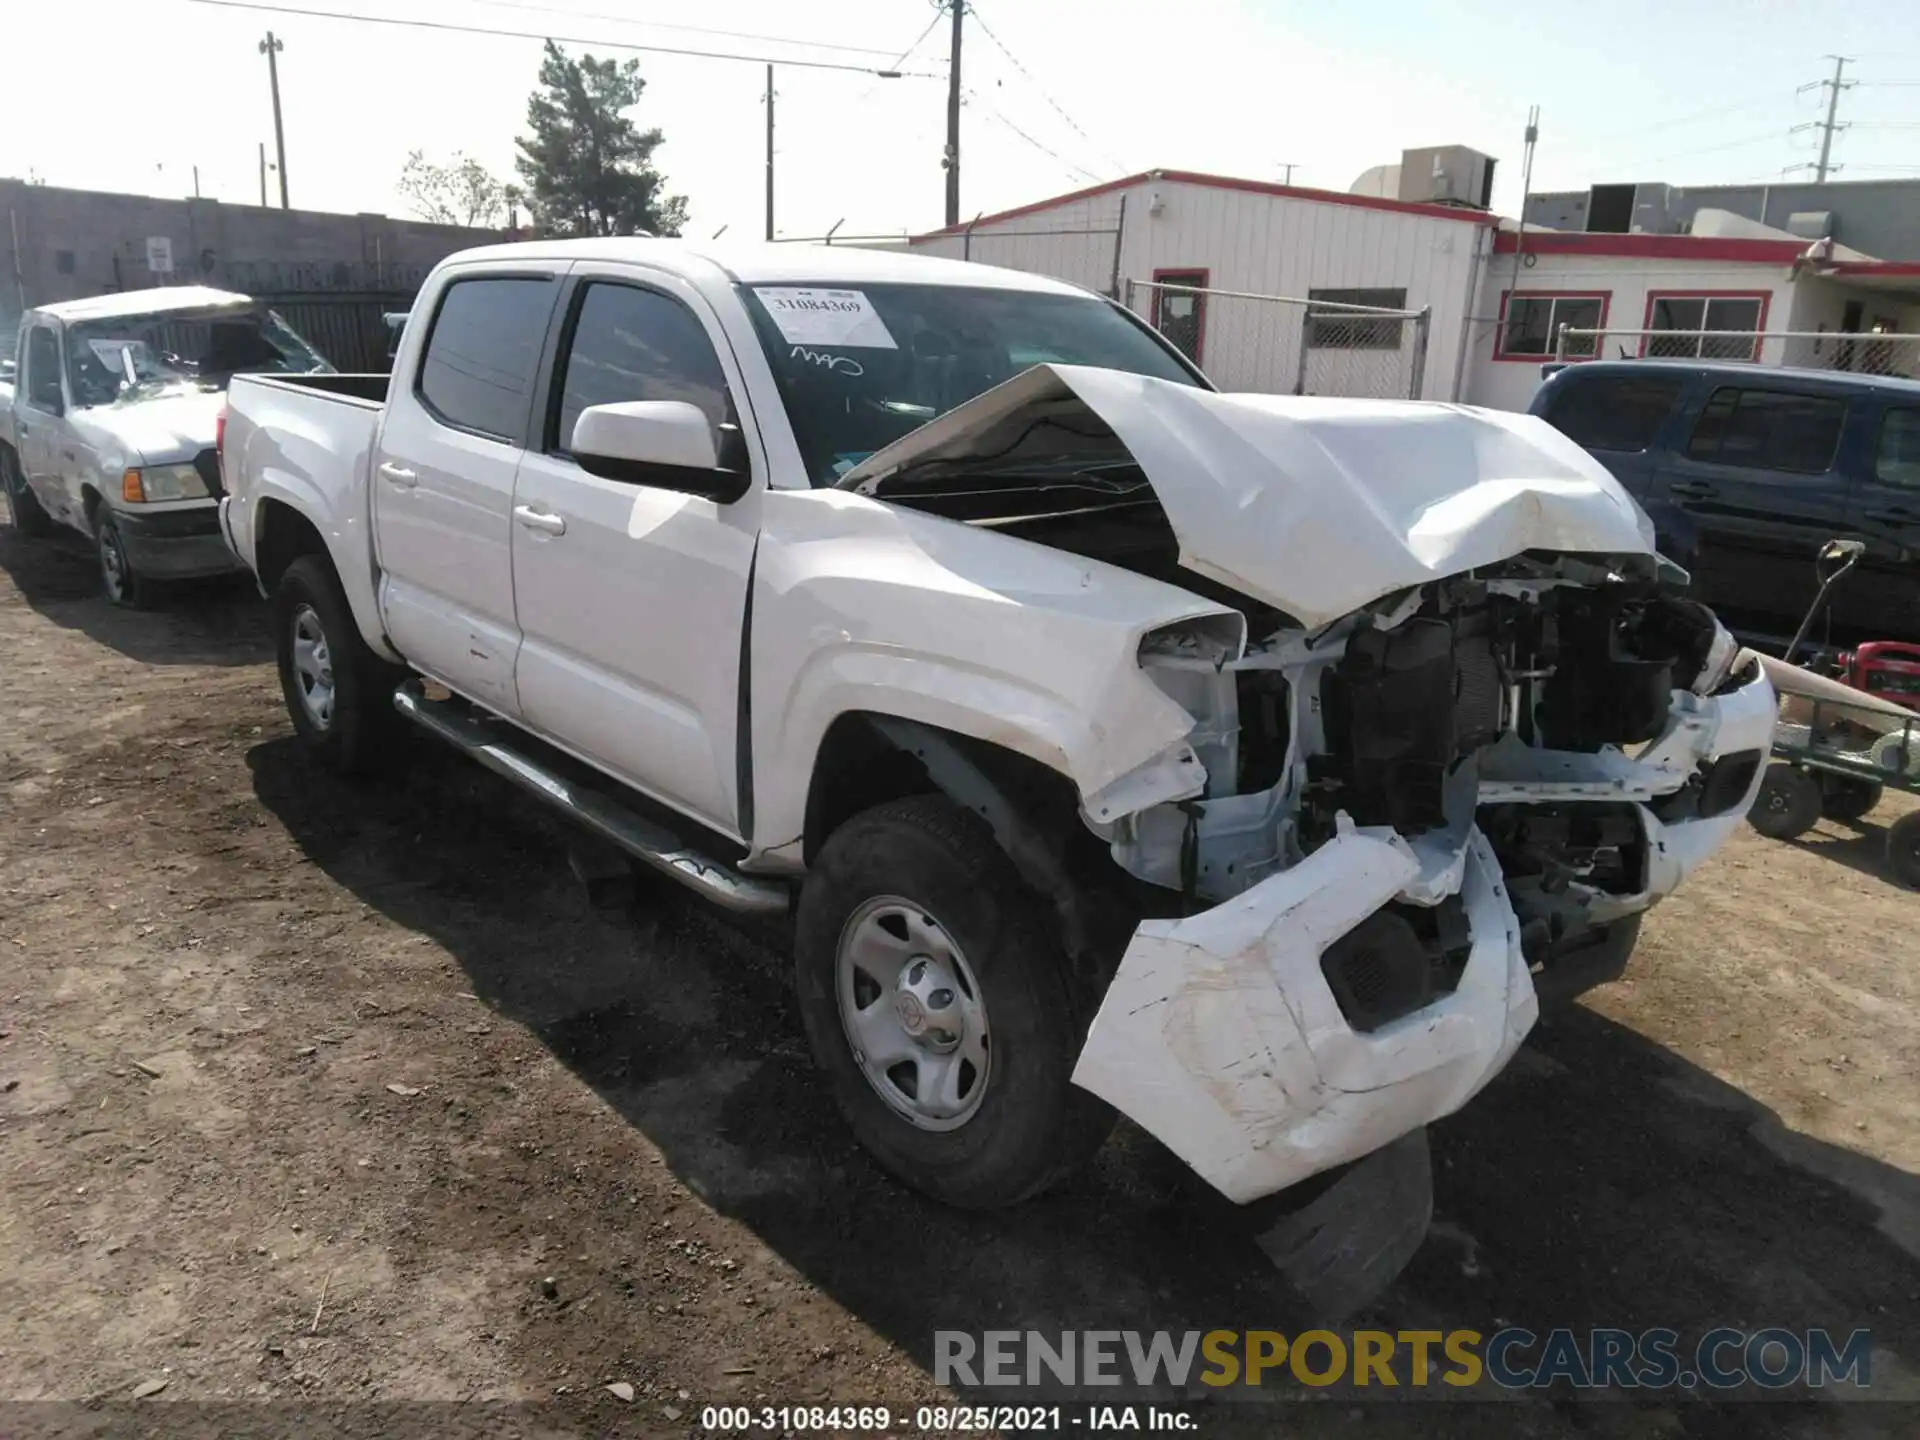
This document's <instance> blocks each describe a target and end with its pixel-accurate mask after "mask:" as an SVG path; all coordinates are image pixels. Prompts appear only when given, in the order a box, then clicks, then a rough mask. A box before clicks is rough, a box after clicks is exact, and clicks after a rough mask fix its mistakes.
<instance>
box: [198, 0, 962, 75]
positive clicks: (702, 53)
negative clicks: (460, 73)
mask: <svg viewBox="0 0 1920 1440" xmlns="http://www.w3.org/2000/svg"><path fill="white" fill-rule="evenodd" d="M187 3H188V4H189V5H210V6H212V7H213V8H214V9H216V10H256V11H264V12H266V13H267V14H269V15H303V16H307V17H309V18H311V19H316V20H348V21H352V22H353V23H355V24H359V25H397V26H400V27H401V28H403V29H409V30H440V31H447V32H451V33H453V34H458V35H493V36H498V37H501V38H504V39H509V40H552V41H554V42H555V43H557V44H564V45H592V46H594V47H596V48H597V49H601V50H635V51H639V52H641V53H643V54H650V55H683V56H686V57H688V58H691V59H695V60H743V61H748V62H750V63H752V64H755V65H788V66H793V67H795V68H798V69H803V70H839V71H845V72H847V73H850V74H854V75H880V76H883V77H885V78H887V79H895V78H904V79H912V80H939V79H943V78H945V77H943V76H940V75H935V74H933V73H932V72H931V71H926V70H882V69H879V68H878V67H876V66H873V65H853V64H849V63H846V62H843V61H836V60H794V59H790V58H787V57H784V56H779V55H745V54H738V53H735V52H731V51H725V50H691V49H685V48H682V47H679V46H674V45H640V44H636V43H634V42H633V41H631V40H606V39H599V38H589V37H585V36H580V35H554V34H551V33H548V32H544V31H534V30H501V29H496V28H494V27H493V26H489V25H457V24H455V23H454V22H452V21H450V20H409V19H402V18H401V17H400V16H398V15H360V14H354V13H350V12H348V11H345V10H308V9H303V8H301V7H299V6H294V5H262V4H258V3H255V0H187Z"/></svg>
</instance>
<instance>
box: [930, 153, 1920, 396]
mask: <svg viewBox="0 0 1920 1440" xmlns="http://www.w3.org/2000/svg"><path fill="white" fill-rule="evenodd" d="M1429 160H1431V162H1432V163H1431V176H1432V178H1431V181H1429V179H1428V164H1429ZM1415 162H1417V165H1416V164H1415ZM1492 163H1493V162H1492V161H1490V160H1487V159H1486V157H1483V156H1477V155H1475V153H1474V152H1471V151H1464V150H1460V149H1459V148H1458V147H1454V148H1451V149H1447V150H1435V151H1409V152H1407V156H1406V159H1405V161H1403V164H1402V166H1401V167H1384V168H1383V169H1382V170H1381V171H1371V172H1369V173H1368V175H1367V176H1365V177H1362V181H1361V182H1360V184H1359V185H1357V186H1356V190H1367V191H1370V192H1373V193H1344V192H1339V191H1329V190H1314V189H1308V188H1305V187H1301V186H1290V185H1278V184H1271V183H1268V182H1265V181H1258V180H1242V179H1235V178H1231V177H1227V176H1219V175H1205V174H1198V173H1194V172H1190V171H1176V170H1164V171H1148V172H1145V173H1142V174H1139V175H1131V176H1128V177H1126V178H1125V179H1122V180H1116V181H1111V182H1108V183H1106V184H1103V185H1097V186H1093V187H1091V188H1089V189H1085V190H1078V191H1074V192H1072V193H1070V194H1066V195H1060V196H1055V197H1054V198H1052V199H1049V200H1043V201H1039V202H1037V203H1035V204H1031V205H1024V206H1021V207H1019V208H1017V209H1013V210H1006V211H1002V212H1000V213H998V214H993V215H983V216H981V217H979V218H977V219H975V220H974V221H972V222H970V223H969V224H966V225H962V226H957V227H953V228H951V229H947V230H941V231H936V232H933V233H932V234H927V235H920V236H915V237H912V238H911V239H910V240H909V241H908V242H907V243H908V245H909V246H910V247H911V248H912V249H914V250H924V251H929V252H932V253H937V254H942V255H951V256H956V257H965V258H970V259H974V260H979V261H984V262H987V263H990V264H995V265H1005V266H1008V267H1011V268H1013V269H1018V270H1030V271H1034V272H1037V273H1040V274H1046V275H1052V276H1056V277H1058V278H1060V279H1063V280H1067V281H1071V282H1073V283H1075V284H1079V285H1084V286H1086V287H1088V288H1090V289H1094V290H1100V291H1103V292H1105V293H1108V294H1112V295H1114V296H1115V297H1116V298H1119V299H1122V300H1124V301H1126V303H1128V304H1130V305H1132V306H1133V308H1134V309H1135V310H1136V311H1138V312H1139V313H1140V314H1141V315H1142V316H1143V317H1145V318H1146V319H1147V320H1149V321H1150V322H1151V323H1152V324H1154V325H1155V326H1156V327H1157V328H1159V329H1160V330H1162V331H1163V332H1164V333H1166V334H1167V335H1168V336H1169V337H1170V338H1172V339H1174V340H1175V341H1176V343H1178V344H1180V345H1181V347H1182V348H1183V349H1186V350H1187V351H1188V352H1189V353H1190V354H1191V355H1192V356H1193V357H1194V358H1195V359H1196V360H1198V361H1199V363H1200V364H1201V366H1202V367H1203V368H1204V369H1205V370H1206V371H1207V373H1208V374H1209V375H1210V376H1211V377H1212V378H1213V379H1214V380H1215V382H1216V383H1218V384H1219V385H1221V386H1222V387H1223V388H1226V389H1234V390H1265V391H1273V392H1278V393H1295V392H1304V393H1310V394H1373V395H1408V394H1417V395H1418V396H1419V397H1421V398H1424V399H1430V400H1457V401H1462V402H1465V403H1469V404H1481V405H1490V406H1495V407H1498V408H1502V409H1524V408H1526V406H1527V404H1528V403H1529V402H1530V401H1531V399H1532V397H1533V393H1534V391H1535V389H1536V388H1537V387H1538V385H1539V383H1540V379H1541V366H1542V364H1543V363H1545V362H1549V361H1552V360H1553V359H1555V357H1556V350H1557V347H1558V342H1559V340H1560V331H1561V327H1562V326H1566V327H1568V328H1569V329H1573V330H1586V331H1605V332H1608V333H1606V334H1604V335H1601V336H1598V337H1593V336H1588V337H1578V336H1576V337H1572V338H1571V340H1570V341H1569V343H1568V344H1567V346H1566V353H1567V355H1568V356H1569V357H1571V358H1579V357H1580V356H1582V355H1583V354H1591V353H1594V352H1595V351H1596V350H1598V352H1599V353H1602V354H1605V355H1607V356H1609V357H1611V356H1614V355H1616V354H1620V353H1626V354H1631V355H1639V354H1655V355H1687V354H1701V353H1705V354H1708V355H1710V356H1726V357H1728V358H1736V359H1752V360H1755V361H1757V362H1759V363H1762V364H1813V365H1823V366H1827V367H1830V368H1833V367H1839V368H1873V369H1879V370H1888V369H1891V370H1894V371H1897V372H1898V373H1907V374H1914V373H1920V340H1916V341H1914V342H1912V343H1897V342H1892V341H1873V340H1870V339H1861V340H1856V339H1854V338H1852V335H1854V334H1857V335H1861V336H1871V335H1874V334H1876V333H1877V334H1879V335H1883V336H1888V335H1898V336H1920V264H1914V263H1900V262H1887V261H1881V260H1876V259H1874V258H1872V257H1870V256H1864V255H1858V254H1856V253H1855V252H1851V251H1847V250H1845V249H1843V248H1841V247H1836V246H1834V245H1833V244H1832V243H1831V242H1830V241H1816V242H1809V241H1808V240H1806V239H1804V238H1799V237H1796V236H1793V235H1789V234H1787V233H1785V232H1783V231H1779V230H1774V229H1770V228H1768V227H1764V226H1760V225H1757V224H1755V223H1754V222H1751V221H1747V220H1743V219H1740V218H1739V217H1736V216H1732V215H1726V214H1724V213H1723V212H1717V211H1705V212H1701V214H1699V215H1697V216H1695V217H1693V218H1692V220H1691V222H1690V223H1691V225H1692V228H1693V231H1694V233H1691V234H1642V233H1628V234H1592V233H1576V232H1571V231H1558V230H1544V229H1540V228H1536V227H1528V228H1527V229H1526V230H1525V231H1524V232H1521V231H1520V230H1519V229H1518V227H1517V226H1515V224H1514V223H1513V222H1512V221H1506V220H1501V219H1499V218H1498V217H1496V216H1494V215H1492V214H1491V213H1489V212H1488V211H1487V210H1486V209H1484V208H1480V207H1479V206H1478V205H1477V204H1473V203H1467V202H1472V201H1484V199H1485V197H1486V194H1487V192H1488V191H1489V190H1490V188H1491V185H1490V182H1491V170H1492ZM1443 172H1444V173H1443ZM1401 174H1413V175H1415V176H1416V177H1417V180H1418V184H1419V185H1420V187H1422V189H1423V190H1425V188H1426V187H1427V186H1429V184H1431V186H1432V187H1433V191H1432V192H1429V193H1444V194H1446V195H1447V197H1448V198H1447V199H1445V200H1444V201H1442V202H1435V201H1433V200H1415V199H1406V198H1398V196H1395V195H1388V194H1382V193H1378V192H1379V191H1380V190H1382V189H1392V188H1396V187H1397V189H1398V195H1399V196H1404V195H1406V194H1407V193H1408V186H1406V185H1404V184H1400V183H1399V178H1398V177H1399V175H1401ZM1382 176H1384V177H1385V178H1384V181H1383V180H1382V178H1381V177H1382ZM1454 196H1458V197H1459V198H1458V199H1454V198H1452V197H1454ZM1703 232H1710V233H1703ZM1184 287H1194V289H1195V290H1197V291H1198V292H1201V293H1192V292H1190V291H1189V290H1188V289H1186V288H1184ZM1338 306H1366V307H1376V308H1375V309H1372V310H1359V309H1351V310H1348V309H1337V308H1335V307H1338ZM1727 331H1736V332H1750V333H1749V334H1748V336H1747V337H1746V339H1745V340H1744V341H1742V340H1734V339H1729V338H1726V337H1724V336H1723V337H1722V338H1718V339H1707V340H1702V339H1701V338H1700V337H1701V335H1702V334H1703V333H1705V332H1727ZM1643 332H1654V333H1651V334H1648V333H1643ZM1847 332H1852V333H1851V334H1849V333H1847ZM1825 335H1832V336H1834V337H1835V338H1834V339H1833V340H1832V341H1831V342H1827V341H1825V340H1823V338H1821V337H1823V336H1825ZM1789 336H1796V337H1798V336H1804V337H1805V338H1801V339H1789V338H1788V337H1789Z"/></svg>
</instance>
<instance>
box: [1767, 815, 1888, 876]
mask: <svg viewBox="0 0 1920 1440" xmlns="http://www.w3.org/2000/svg"><path fill="white" fill-rule="evenodd" d="M1785 843H1786V844H1789V845H1792V846H1794V847H1795V848H1796V849H1800V850H1804V851H1806V852H1807V853H1808V854H1809V855H1818V856H1819V857H1820V858H1821V859H1822V860H1828V861H1831V862H1832V863H1833V864H1835V865H1844V866H1846V867H1847V869H1849V870H1857V871H1858V872H1859V873H1860V874H1862V875H1866V876H1869V877H1870V878H1872V879H1875V880H1878V881H1880V882H1881V883H1883V884H1885V885H1888V886H1891V887H1892V888H1893V889H1896V890H1904V889H1906V886H1904V885H1902V884H1901V883H1900V881H1899V880H1898V879H1896V878H1895V877H1894V874H1893V870H1892V867H1891V866H1889V865H1888V864H1887V827H1886V825H1884V824H1882V823H1881V822H1880V821H1878V820H1875V819H1873V818H1872V817H1867V818H1863V819H1860V820H1822V821H1821V822H1820V823H1819V824H1818V825H1816V826H1814V828H1813V829H1811V830H1809V831H1807V832H1806V833H1805V834H1803V835H1796V836H1795V837H1794V838H1793V839H1791V840H1788V841H1786V842H1785Z"/></svg>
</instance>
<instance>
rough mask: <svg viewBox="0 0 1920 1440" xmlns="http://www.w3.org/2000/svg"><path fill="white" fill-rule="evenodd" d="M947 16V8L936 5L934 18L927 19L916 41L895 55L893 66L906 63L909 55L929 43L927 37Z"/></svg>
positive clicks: (897, 66) (897, 67)
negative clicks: (924, 27)
mask: <svg viewBox="0 0 1920 1440" xmlns="http://www.w3.org/2000/svg"><path fill="white" fill-rule="evenodd" d="M946 18H947V12H946V10H945V9H944V8H943V7H941V6H935V7H934V11H933V18H932V19H931V20H929V21H927V28H926V29H924V30H922V31H921V32H920V33H919V35H918V36H916V37H915V38H914V42H913V43H912V44H911V45H909V46H907V48H906V49H904V50H902V51H901V52H900V54H899V55H898V56H897V57H895V59H894V62H893V65H892V67H891V68H892V69H895V70H898V69H899V68H900V67H901V66H902V65H904V64H906V63H907V57H908V56H909V55H911V54H913V52H914V51H916V50H918V49H919V48H920V47H921V46H922V45H924V44H926V43H927V37H928V36H929V35H931V34H933V27H934V26H936V25H938V24H939V23H940V22H941V21H942V20H944V19H946ZM880 53H882V54H884V53H885V52H884V51H882V52H880Z"/></svg>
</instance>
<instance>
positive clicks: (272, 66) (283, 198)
mask: <svg viewBox="0 0 1920 1440" xmlns="http://www.w3.org/2000/svg"><path fill="white" fill-rule="evenodd" d="M286 48H287V47H286V45H285V44H283V43H282V42H281V41H279V40H276V39H274V38H273V32H272V31H271V30H269V31H268V32H267V38H266V39H264V40H262V41H261V42H260V53H261V54H262V55H264V56H266V57H267V83H268V84H269V85H271V86H272V87H273V158H274V159H275V160H276V161H278V162H279V170H280V208H281V209H282V210H285V209H287V208H289V207H288V205H287V132H286V130H285V129H284V128H283V127H282V125H281V123H280V62H279V61H278V60H277V59H276V58H275V57H276V56H278V55H279V53H280V52H281V51H282V50H284V49H286ZM260 203H261V204H262V205H264V204H266V203H267V202H266V201H265V200H264V199H263V200H262V201H261V202H260Z"/></svg>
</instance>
